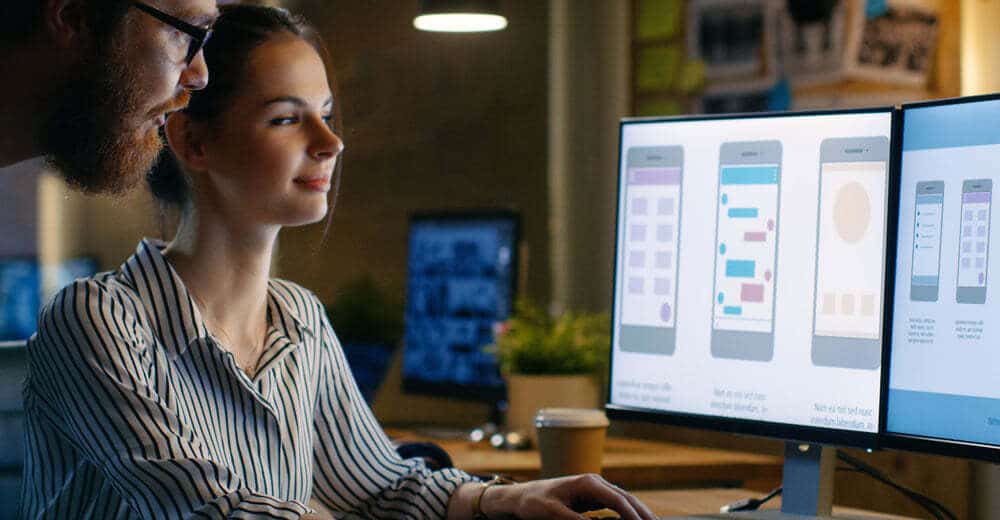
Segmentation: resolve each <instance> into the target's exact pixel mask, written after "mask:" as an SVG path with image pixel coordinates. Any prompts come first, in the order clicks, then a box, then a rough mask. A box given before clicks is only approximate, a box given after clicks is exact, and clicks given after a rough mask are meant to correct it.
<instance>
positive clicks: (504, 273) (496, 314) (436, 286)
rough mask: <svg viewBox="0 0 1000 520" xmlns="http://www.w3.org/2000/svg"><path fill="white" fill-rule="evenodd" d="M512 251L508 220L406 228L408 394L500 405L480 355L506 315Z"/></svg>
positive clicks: (495, 376)
mask: <svg viewBox="0 0 1000 520" xmlns="http://www.w3.org/2000/svg"><path fill="white" fill-rule="evenodd" d="M516 251H517V221H516V218H515V217H513V216H497V217H475V216H469V217H464V218H463V217H460V216H446V217H440V218H438V217H418V218H414V219H413V220H411V223H410V236H409V254H408V259H407V270H408V280H407V298H406V300H407V303H406V314H405V321H406V323H405V351H404V357H403V378H404V381H405V382H407V383H409V384H408V387H409V388H414V385H413V383H417V385H418V386H417V388H419V386H420V384H423V389H424V390H432V391H433V390H435V389H436V390H437V391H442V392H444V391H447V389H448V388H449V387H450V388H452V389H454V388H462V389H466V390H470V391H471V393H469V394H466V395H464V396H465V397H467V398H500V397H502V394H503V380H502V379H501V377H500V371H499V368H498V366H497V362H496V357H495V355H493V354H492V353H489V352H487V351H485V347H486V346H488V345H490V344H492V343H493V330H494V326H495V325H496V324H497V323H498V322H501V321H504V320H506V319H507V317H508V316H509V315H510V313H511V310H512V306H513V298H514V294H513V293H514V280H515V268H516Z"/></svg>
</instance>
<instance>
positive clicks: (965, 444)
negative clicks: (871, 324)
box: [881, 93, 1000, 463]
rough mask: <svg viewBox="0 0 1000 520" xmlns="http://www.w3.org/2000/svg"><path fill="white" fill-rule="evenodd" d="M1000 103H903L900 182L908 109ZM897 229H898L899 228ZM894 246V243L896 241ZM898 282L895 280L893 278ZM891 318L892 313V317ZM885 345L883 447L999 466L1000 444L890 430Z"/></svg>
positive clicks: (986, 97) (981, 98)
mask: <svg viewBox="0 0 1000 520" xmlns="http://www.w3.org/2000/svg"><path fill="white" fill-rule="evenodd" d="M998 100H1000V93H994V94H983V95H977V96H966V97H955V98H945V99H935V100H930V101H920V102H915V103H904V104H903V105H902V106H901V107H900V109H899V110H898V112H899V129H900V131H899V141H898V144H897V146H896V147H895V148H894V154H895V155H897V157H896V158H895V161H896V163H897V165H898V166H897V170H896V171H897V176H898V180H897V182H901V181H902V176H903V162H902V160H903V147H904V143H903V132H902V130H903V126H904V124H905V121H906V112H907V110H912V109H921V108H931V107H937V106H949V105H964V104H971V103H981V102H986V101H998ZM896 194H897V196H896V208H897V209H896V218H897V220H898V218H899V209H898V208H899V205H900V204H901V202H902V190H899V189H897V193H896ZM897 227H898V226H897ZM893 243H894V244H895V242H893ZM895 245H896V247H895V248H893V249H894V251H893V263H892V264H891V267H892V269H893V271H894V272H895V250H898V249H899V246H898V244H895ZM893 282H895V277H894V279H893ZM892 290H893V293H892V294H893V296H895V286H893V289H892ZM890 318H891V314H890ZM885 342H886V346H885V348H884V349H883V359H882V363H883V366H885V373H884V374H883V380H884V389H883V395H884V399H885V405H884V412H883V414H882V423H883V424H882V428H881V431H882V446H883V447H884V448H888V449H894V450H904V451H913V452H920V453H932V454H937V455H946V456H951V457H961V458H966V459H975V460H981V461H986V462H993V463H998V462H1000V445H993V444H983V443H977V442H970V441H963V440H957V439H946V438H942V437H931V436H927V435H916V434H909V433H902V432H892V431H890V430H889V428H888V418H889V405H888V402H889V401H888V399H889V384H890V376H891V371H892V347H893V337H892V334H891V331H890V334H889V335H888V336H886V339H885Z"/></svg>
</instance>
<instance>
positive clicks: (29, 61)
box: [0, 0, 218, 194]
mask: <svg viewBox="0 0 1000 520" xmlns="http://www.w3.org/2000/svg"><path fill="white" fill-rule="evenodd" d="M0 4H2V6H0V57H2V60H0V63H2V65H0V67H2V69H0V70H3V72H4V74H3V79H4V81H3V83H2V84H0V168H2V167H5V166H10V165H11V164H14V163H16V162H20V161H22V160H25V159H28V158H31V157H37V156H45V157H46V159H47V161H48V162H49V163H50V164H51V165H52V166H54V167H55V169H57V170H59V171H60V172H61V173H62V174H63V175H64V177H65V178H66V180H67V181H68V182H69V183H70V184H71V185H73V186H75V187H77V188H79V189H82V190H83V191H86V192H89V193H111V194H121V193H123V192H125V191H126V190H128V189H129V188H131V187H132V186H134V185H135V184H136V183H137V182H138V181H139V180H141V179H142V176H143V174H144V173H145V172H146V171H147V170H149V168H150V167H151V166H152V164H153V162H154V161H155V159H156V157H157V155H158V153H159V151H160V149H161V148H162V144H161V142H160V138H159V135H158V134H159V127H160V126H162V125H163V122H164V119H165V115H166V114H168V113H169V112H172V111H176V110H178V109H180V108H183V107H184V106H186V105H187V101H188V96H189V94H188V91H190V90H198V89H201V88H204V87H205V85H206V84H207V82H208V70H207V67H206V66H205V60H204V57H203V56H202V53H201V48H202V47H203V46H204V44H205V41H206V40H207V39H208V37H209V36H210V34H211V30H210V28H211V25H212V23H213V21H214V20H215V18H216V16H217V15H218V11H217V9H216V6H215V0H138V1H132V0H2V1H0Z"/></svg>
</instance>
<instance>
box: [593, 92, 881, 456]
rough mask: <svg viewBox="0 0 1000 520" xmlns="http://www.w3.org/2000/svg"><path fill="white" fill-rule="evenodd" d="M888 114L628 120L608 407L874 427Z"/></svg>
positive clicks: (664, 415)
mask: <svg viewBox="0 0 1000 520" xmlns="http://www.w3.org/2000/svg"><path fill="white" fill-rule="evenodd" d="M892 120H893V114H892V110H891V109H888V108H886V109H879V110H867V111H854V112H846V113H845V112H840V113H798V114H795V113H792V114H784V115H768V116H756V117H754V116H743V117H722V118H701V119H669V120H658V121H657V120H634V121H625V122H623V123H622V126H621V142H620V146H621V148H620V163H619V174H618V179H619V189H618V217H617V244H616V267H615V288H614V319H613V335H612V337H613V340H612V369H611V381H610V398H609V408H619V409H622V410H626V411H629V410H630V411H634V412H636V413H638V414H640V415H641V416H642V418H651V417H652V418H654V419H655V418H659V419H660V420H664V421H665V422H675V423H681V424H688V425H692V426H699V425H701V426H708V427H712V428H720V429H726V430H732V431H740V432H745V433H758V434H762V435H777V436H787V437H792V438H795V439H798V440H816V441H817V442H826V441H829V442H842V443H844V444H852V445H871V444H873V443H874V441H875V435H876V433H877V432H878V428H879V398H880V383H881V359H882V358H881V356H882V348H881V344H882V338H883V334H884V331H883V315H882V312H883V302H884V301H885V294H884V293H885V281H886V275H885V268H886V265H885V253H886V246H885V241H886V232H887V214H888V212H887V206H888V201H889V192H890V176H889V164H890V138H891V135H892ZM843 432H848V433H847V434H846V435H844V434H842V433H843ZM852 432H854V433H856V435H855V434H854V433H852ZM831 435H834V436H831Z"/></svg>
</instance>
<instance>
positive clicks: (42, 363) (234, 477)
mask: <svg viewBox="0 0 1000 520" xmlns="http://www.w3.org/2000/svg"><path fill="white" fill-rule="evenodd" d="M163 247H164V245H163V244H162V243H161V242H155V241H151V240H144V241H142V242H140V244H139V246H138V248H137V250H136V253H135V254H134V255H132V256H131V257H130V258H129V259H128V260H127V261H126V262H125V263H124V264H122V266H121V267H120V268H119V269H118V270H117V271H113V272H108V273H102V274H100V275H97V276H96V277H94V278H89V279H81V280H77V281H76V282H75V283H73V284H71V285H69V286H67V287H66V288H64V289H63V290H62V291H60V292H59V293H58V294H57V295H56V296H55V297H54V298H53V299H52V301H50V302H49V303H48V304H47V305H46V306H45V308H44V309H43V310H42V312H41V316H40V318H39V329H38V333H37V334H36V335H35V336H34V337H32V339H31V340H30V341H29V344H28V377H27V380H26V382H25V388H24V397H25V412H26V454H25V469H24V487H23V489H22V497H21V498H22V500H21V514H20V515H19V517H21V518H74V519H75V518H101V519H104V518H157V519H160V518H299V517H300V516H301V515H303V514H305V513H306V512H307V511H310V510H311V509H310V508H309V507H308V505H307V504H308V503H309V501H310V499H313V500H318V501H319V502H320V503H322V504H323V506H325V507H326V508H328V509H329V510H330V511H336V512H337V513H335V516H336V517H338V518H359V517H360V518H444V517H445V513H446V510H447V505H448V501H449V499H450V497H451V494H452V493H453V492H454V490H455V489H456V488H457V487H458V486H459V485H461V484H462V483H463V482H467V481H471V480H473V479H472V477H470V476H469V475H467V474H465V473H462V472H460V471H458V470H454V469H449V470H443V471H437V472H432V471H430V470H428V469H427V468H426V466H425V465H424V464H423V462H422V461H419V460H417V459H408V460H403V459H401V458H400V457H399V456H398V455H397V454H396V452H395V450H394V449H393V446H392V444H391V443H390V442H389V440H388V438H387V437H386V436H385V433H384V432H383V431H382V429H381V427H380V426H379V425H378V423H377V422H376V420H375V418H374V416H373V415H372V412H371V410H370V409H369V408H368V406H367V405H366V404H365V402H364V400H363V399H362V397H361V394H360V392H359V391H358V388H357V385H356V384H355V383H354V379H353V377H352V376H351V372H350V370H349V368H348V366H347V364H346V361H345V358H344V354H343V351H342V350H341V347H340V344H339V343H338V340H337V337H336V336H335V335H334V333H333V329H332V327H331V326H330V322H329V321H328V319H327V317H326V315H325V313H324V311H323V307H322V305H321V304H320V302H319V301H318V300H317V299H316V296H315V295H313V294H312V293H311V292H309V291H308V290H306V289H304V288H302V287H300V286H298V285H295V284H293V283H291V282H287V281H283V280H278V279H272V280H271V281H270V283H269V287H268V312H267V316H268V330H267V340H266V346H265V349H264V351H263V354H262V356H261V359H260V363H259V365H258V367H259V368H258V371H257V373H256V374H255V375H254V376H253V377H249V376H248V375H247V374H246V373H245V372H244V371H243V370H242V369H240V368H239V366H238V365H237V364H236V361H235V358H234V357H233V355H232V354H231V353H230V352H228V351H227V350H226V349H225V348H222V347H221V345H220V343H219V341H218V340H217V339H216V338H215V337H213V336H212V335H211V334H210V333H209V332H208V330H207V329H206V327H205V323H204V321H203V320H202V318H201V316H200V313H199V311H198V308H197V307H196V306H195V304H194V302H193V300H192V299H191V295H190V294H189V293H188V291H187V290H186V289H185V287H184V284H183V282H182V281H181V279H180V277H178V276H177V273H176V272H175V271H174V270H173V268H172V267H171V266H170V264H169V263H168V262H167V261H166V259H165V258H164V257H163V256H162V254H161V249H162V248H163Z"/></svg>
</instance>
